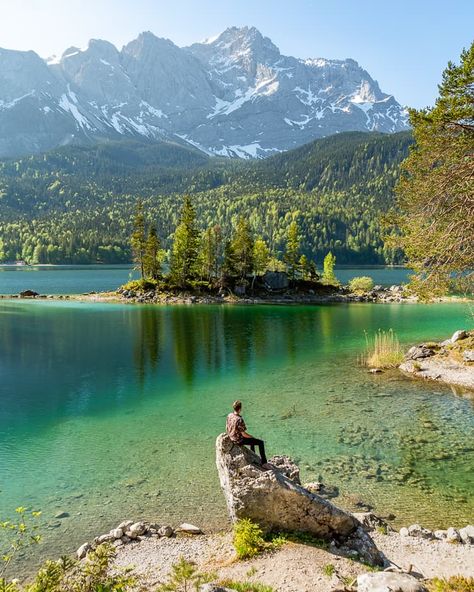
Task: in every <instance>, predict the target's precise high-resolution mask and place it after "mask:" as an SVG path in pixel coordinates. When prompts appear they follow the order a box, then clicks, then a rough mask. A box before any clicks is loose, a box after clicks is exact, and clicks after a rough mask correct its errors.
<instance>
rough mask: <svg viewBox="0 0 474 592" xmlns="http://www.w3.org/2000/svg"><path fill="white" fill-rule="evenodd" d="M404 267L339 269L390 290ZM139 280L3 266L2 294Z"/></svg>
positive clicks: (69, 290) (84, 268) (85, 269)
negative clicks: (366, 278) (388, 287)
mask: <svg viewBox="0 0 474 592" xmlns="http://www.w3.org/2000/svg"><path fill="white" fill-rule="evenodd" d="M408 273H409V272H408V271H407V270H406V269H404V268H403V267H377V266H372V267H364V268H362V267H344V268H339V269H336V275H337V277H338V278H339V280H340V281H341V282H342V283H344V284H345V283H347V282H348V281H349V280H350V279H351V278H353V277H355V276H360V275H369V276H371V277H372V278H373V280H374V282H375V283H376V284H381V285H383V286H390V285H392V284H400V283H402V282H406V281H407V277H408ZM136 277H138V276H137V272H136V271H134V270H133V267H132V266H131V265H58V266H54V267H45V266H34V265H33V266H11V265H10V266H5V265H3V266H2V265H0V294H18V293H19V292H22V291H23V290H34V291H35V292H38V293H40V294H81V293H82V292H106V291H109V290H115V289H116V288H117V287H118V286H120V285H122V284H124V283H125V282H128V281H129V280H130V279H134V278H136Z"/></svg>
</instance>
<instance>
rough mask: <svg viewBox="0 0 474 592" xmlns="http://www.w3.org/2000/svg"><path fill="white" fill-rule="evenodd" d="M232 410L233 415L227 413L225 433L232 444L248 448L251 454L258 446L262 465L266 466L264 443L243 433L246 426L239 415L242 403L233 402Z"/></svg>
mask: <svg viewBox="0 0 474 592" xmlns="http://www.w3.org/2000/svg"><path fill="white" fill-rule="evenodd" d="M232 407H233V409H234V411H233V413H229V415H228V416H227V422H226V432H227V435H228V436H229V438H230V439H231V440H232V442H235V443H236V444H240V445H241V446H250V448H251V449H252V452H255V445H257V446H258V450H259V452H260V458H261V459H262V464H263V465H266V464H267V457H266V456H265V443H264V441H263V440H259V439H258V438H254V437H253V436H251V435H250V434H247V432H246V431H245V430H246V429H247V426H246V425H245V421H244V418H243V417H242V416H241V415H240V412H241V411H242V403H241V402H240V401H234V403H233V404H232Z"/></svg>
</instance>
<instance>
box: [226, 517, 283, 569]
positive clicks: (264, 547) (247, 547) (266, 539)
mask: <svg viewBox="0 0 474 592" xmlns="http://www.w3.org/2000/svg"><path fill="white" fill-rule="evenodd" d="M287 540H288V539H287V536H286V534H284V533H270V534H268V535H265V536H264V534H263V531H262V529H261V528H260V526H259V525H258V524H256V523H255V522H252V520H250V519H248V518H243V519H241V520H238V521H237V522H236V523H235V524H234V538H233V543H234V549H235V551H236V553H237V557H238V558H239V559H250V558H251V557H255V555H258V554H259V553H262V552H263V551H269V550H271V549H278V548H279V547H281V546H282V545H284V544H285V543H286V542H287Z"/></svg>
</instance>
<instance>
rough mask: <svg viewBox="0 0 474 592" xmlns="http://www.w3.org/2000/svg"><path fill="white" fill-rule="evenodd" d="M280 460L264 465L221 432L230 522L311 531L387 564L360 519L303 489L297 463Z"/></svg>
mask: <svg viewBox="0 0 474 592" xmlns="http://www.w3.org/2000/svg"><path fill="white" fill-rule="evenodd" d="M281 459H282V457H276V460H277V463H278V464H279V465H280V466H281V470H280V469H279V468H278V467H277V466H273V465H272V468H270V469H264V468H263V467H262V464H261V461H260V458H259V457H258V456H257V455H256V454H254V453H253V452H252V451H251V450H250V449H249V448H248V447H245V446H239V445H237V444H234V443H233V442H232V441H231V440H230V439H229V438H228V437H227V435H226V434H221V435H220V436H218V438H217V441H216V464H217V470H218V472H219V479H220V483H221V487H222V490H223V492H224V495H225V498H226V502H227V508H228V511H229V515H230V518H231V520H232V521H233V522H236V521H237V520H239V519H242V518H249V519H251V520H252V521H254V522H256V523H258V524H259V525H260V526H261V527H262V529H264V530H265V531H267V532H271V531H287V532H306V533H310V534H312V535H314V536H315V537H317V538H320V539H324V540H326V541H331V542H334V544H335V545H336V547H338V548H340V549H341V550H342V551H343V552H344V551H347V552H350V553H352V554H354V552H357V554H358V555H359V557H360V558H361V559H363V560H364V561H366V562H368V563H371V564H374V565H382V564H383V557H382V555H381V553H380V552H379V550H378V549H377V547H376V546H375V544H374V542H373V541H372V539H371V538H370V536H369V535H368V534H367V533H366V532H365V531H364V529H363V527H362V525H361V523H360V522H359V521H358V520H357V519H356V518H355V517H354V516H353V515H352V514H350V513H349V512H345V511H344V510H341V509H340V508H338V507H336V506H335V505H334V504H332V503H331V502H329V501H327V500H325V499H324V498H322V497H320V496H318V495H316V494H315V493H311V492H310V491H308V490H307V489H305V488H304V487H302V486H301V485H300V483H299V475H298V473H297V472H296V471H295V469H294V466H295V465H294V463H293V462H292V461H289V459H287V460H285V462H282V460H281ZM269 462H270V464H271V463H272V459H270V461H269ZM288 474H293V475H295V477H296V479H295V480H292V479H290V478H289V477H288Z"/></svg>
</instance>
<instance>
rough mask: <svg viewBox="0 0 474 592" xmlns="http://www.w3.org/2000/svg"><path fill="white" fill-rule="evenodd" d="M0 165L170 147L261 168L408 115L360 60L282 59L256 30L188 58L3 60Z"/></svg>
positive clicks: (83, 55) (89, 53) (188, 53)
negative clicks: (2, 160)
mask: <svg viewBox="0 0 474 592" xmlns="http://www.w3.org/2000/svg"><path fill="white" fill-rule="evenodd" d="M0 80H1V81H2V84H1V85H0V156H14V155H17V154H25V153H30V152H38V151H43V150H47V149H49V148H53V147H55V146H58V145H63V144H67V143H71V142H75V143H84V142H88V143H90V142H96V141H98V140H101V139H104V138H113V139H117V138H129V137H132V138H143V139H146V140H147V141H154V140H160V139H162V138H165V137H166V138H171V139H173V140H175V141H178V142H181V143H182V142H185V143H188V144H190V145H193V146H196V147H198V148H200V149H202V150H203V151H205V152H206V153H210V154H218V155H224V156H238V157H243V158H248V157H263V156H266V155H269V154H272V153H274V152H278V151H283V150H287V149H289V148H294V147H296V146H299V145H301V144H304V143H306V142H309V141H311V140H314V139H315V138H318V137H322V136H327V135H330V134H334V133H339V132H342V131H351V130H359V131H361V130H362V131H364V130H366V131H374V130H375V131H381V132H395V131H400V130H403V129H406V128H407V117H406V112H405V111H404V109H402V107H401V106H400V105H399V104H398V103H397V101H396V100H395V98H394V97H393V96H392V95H390V94H386V93H383V92H382V91H381V90H380V88H379V85H378V84H377V82H376V81H375V80H373V79H372V78H371V76H370V75H369V74H368V72H366V71H365V70H364V69H363V68H361V67H360V66H359V64H358V63H357V62H356V61H355V60H353V59H350V58H349V59H346V60H331V59H327V58H311V59H298V58H294V57H291V56H284V55H281V53H280V51H279V49H278V48H277V47H276V45H275V44H274V43H273V42H272V41H271V40H270V39H269V38H268V37H264V36H263V35H262V34H261V33H260V31H259V30H258V29H256V28H255V27H230V28H228V29H226V30H225V31H223V32H222V33H220V34H219V35H217V36H215V37H213V38H210V39H207V40H205V41H204V42H202V43H195V44H193V45H191V46H190V47H184V48H180V47H178V46H176V45H175V44H174V43H173V42H172V41H170V40H169V39H163V38H159V37H157V36H155V35H154V34H153V33H151V32H149V31H147V32H143V33H141V34H140V35H139V36H138V37H137V38H136V39H134V40H133V41H131V42H130V43H128V44H127V45H125V46H124V47H123V48H122V50H121V51H118V50H117V48H116V47H115V46H114V45H113V44H111V43H109V42H108V41H105V40H102V39H92V40H91V41H90V42H89V44H88V47H87V48H85V49H81V48H78V47H70V48H68V49H67V50H66V51H65V52H64V53H63V54H62V56H61V57H60V58H58V57H52V58H49V59H48V60H43V59H41V58H40V57H39V56H38V55H37V54H35V53H34V52H18V51H11V50H1V49H0Z"/></svg>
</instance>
